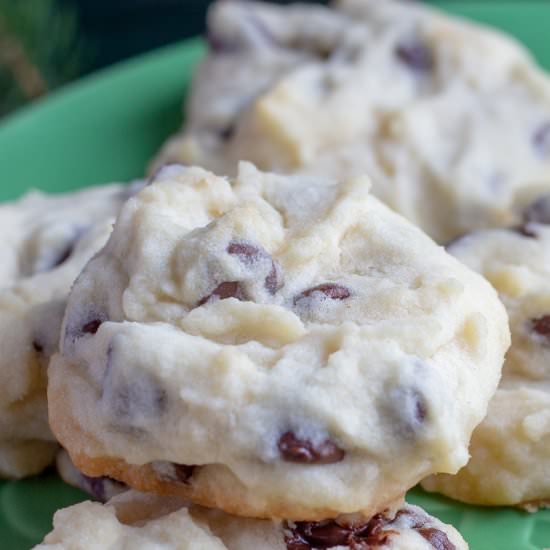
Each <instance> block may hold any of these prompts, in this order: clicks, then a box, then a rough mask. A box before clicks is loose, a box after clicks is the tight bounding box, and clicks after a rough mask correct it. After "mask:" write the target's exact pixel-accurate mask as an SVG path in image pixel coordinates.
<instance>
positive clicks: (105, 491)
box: [55, 449, 128, 502]
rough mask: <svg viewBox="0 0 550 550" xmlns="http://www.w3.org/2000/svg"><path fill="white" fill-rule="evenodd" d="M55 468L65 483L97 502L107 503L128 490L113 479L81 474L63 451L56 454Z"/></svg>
mask: <svg viewBox="0 0 550 550" xmlns="http://www.w3.org/2000/svg"><path fill="white" fill-rule="evenodd" d="M55 466H56V469H57V473H58V474H59V475H60V477H61V479H62V480H63V481H64V482H65V483H68V484H69V485H72V486H73V487H76V488H77V489H81V490H82V491H84V492H85V493H88V494H89V495H90V496H92V497H93V498H94V499H95V500H98V501H99V502H107V501H108V500H110V499H112V498H113V497H115V496H116V495H119V494H120V493H123V492H124V491H127V490H128V487H127V486H126V485H124V483H120V481H116V480H115V479H111V478H109V477H90V476H87V475H85V474H83V473H82V472H80V471H79V470H78V468H77V467H76V466H75V465H74V464H73V462H72V460H71V457H70V456H69V454H68V453H67V451H65V449H61V450H60V451H59V452H58V453H57V456H56V457H55Z"/></svg>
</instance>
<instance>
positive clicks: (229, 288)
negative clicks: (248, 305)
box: [197, 281, 247, 306]
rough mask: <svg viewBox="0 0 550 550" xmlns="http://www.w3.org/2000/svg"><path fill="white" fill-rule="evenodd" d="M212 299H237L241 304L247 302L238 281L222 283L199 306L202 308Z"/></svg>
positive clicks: (202, 299) (200, 301) (201, 300)
mask: <svg viewBox="0 0 550 550" xmlns="http://www.w3.org/2000/svg"><path fill="white" fill-rule="evenodd" d="M212 298H218V299H219V300H226V299H227V298H236V299H237V300H240V301H241V302H243V301H246V299H247V298H246V295H245V293H244V290H243V289H242V287H241V284H240V283H239V282H238V281H226V282H225V283H220V284H219V285H218V286H217V287H216V288H215V289H214V290H213V291H212V292H211V293H210V294H209V295H208V296H205V297H204V298H201V299H200V300H199V303H198V304H197V306H202V305H204V304H206V302H208V301H210V300H211V299H212Z"/></svg>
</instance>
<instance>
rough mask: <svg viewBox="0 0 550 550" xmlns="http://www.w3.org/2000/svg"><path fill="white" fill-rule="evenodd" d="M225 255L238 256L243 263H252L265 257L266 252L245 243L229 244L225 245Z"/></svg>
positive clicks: (234, 242)
mask: <svg viewBox="0 0 550 550" xmlns="http://www.w3.org/2000/svg"><path fill="white" fill-rule="evenodd" d="M227 253H228V254H231V255H232V256H239V257H240V258H241V259H242V260H243V261H245V262H248V263H253V262H255V261H257V260H258V259H259V258H261V257H265V256H267V255H268V254H267V252H266V251H265V250H263V249H260V248H259V247H257V246H255V245H253V244H250V243H247V242H236V241H233V242H230V243H229V244H228V245H227Z"/></svg>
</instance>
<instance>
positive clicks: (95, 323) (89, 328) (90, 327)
mask: <svg viewBox="0 0 550 550" xmlns="http://www.w3.org/2000/svg"><path fill="white" fill-rule="evenodd" d="M102 324H103V321H102V320H101V319H92V320H91V321H88V322H87V323H86V324H84V325H83V326H82V329H81V332H82V334H95V333H96V332H97V331H98V330H99V327H100V326H101V325H102Z"/></svg>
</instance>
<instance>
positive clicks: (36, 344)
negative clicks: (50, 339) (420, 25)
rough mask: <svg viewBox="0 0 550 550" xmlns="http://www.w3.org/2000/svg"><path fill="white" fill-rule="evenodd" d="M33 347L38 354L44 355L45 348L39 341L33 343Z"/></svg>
mask: <svg viewBox="0 0 550 550" xmlns="http://www.w3.org/2000/svg"><path fill="white" fill-rule="evenodd" d="M32 347H33V348H34V351H36V353H42V352H43V351H44V346H43V345H42V344H41V343H40V342H38V341H37V340H33V341H32Z"/></svg>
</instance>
